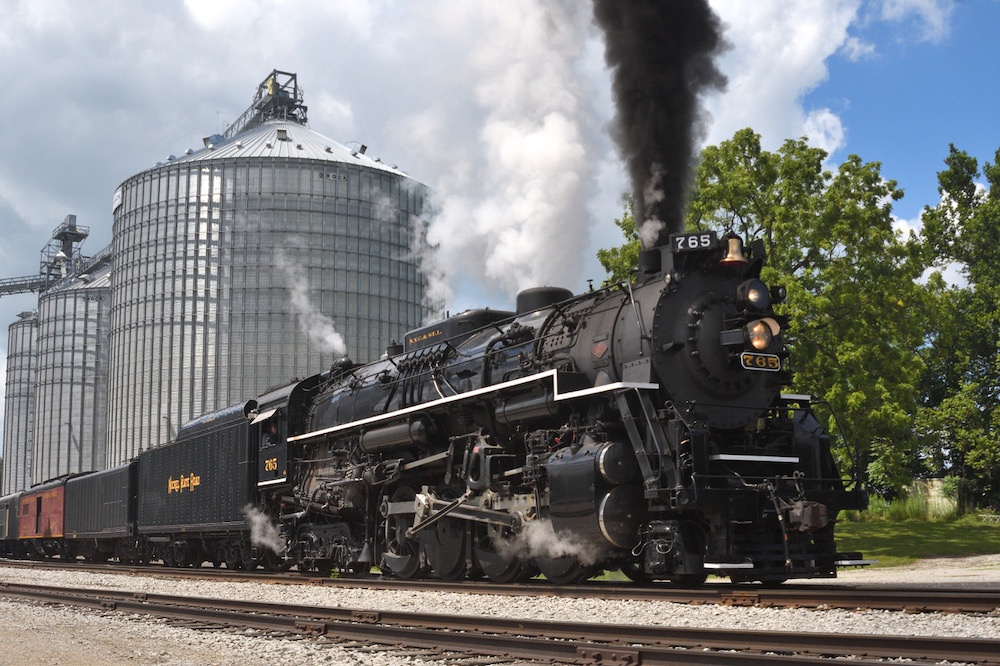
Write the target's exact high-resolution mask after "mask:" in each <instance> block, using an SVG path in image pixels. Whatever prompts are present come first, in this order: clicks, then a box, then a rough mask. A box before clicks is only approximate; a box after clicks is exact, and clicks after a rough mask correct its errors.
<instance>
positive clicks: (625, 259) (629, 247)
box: [597, 199, 641, 285]
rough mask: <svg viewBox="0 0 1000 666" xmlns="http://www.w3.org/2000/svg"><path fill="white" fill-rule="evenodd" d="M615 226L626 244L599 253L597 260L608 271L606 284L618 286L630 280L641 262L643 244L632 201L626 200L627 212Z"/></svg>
mask: <svg viewBox="0 0 1000 666" xmlns="http://www.w3.org/2000/svg"><path fill="white" fill-rule="evenodd" d="M615 225H616V226H617V227H618V228H619V229H621V230H622V235H623V236H624V237H625V242H624V243H623V244H622V245H619V246H617V247H612V248H609V249H607V250H605V249H600V250H598V251H597V259H598V261H600V262H601V266H603V267H604V270H605V271H607V273H608V277H607V279H605V280H604V284H606V285H607V284H617V283H619V282H626V281H628V279H629V271H631V270H632V269H633V268H635V266H636V264H637V263H638V261H639V249H640V247H641V242H640V240H639V232H637V231H636V229H635V216H634V210H633V205H632V200H631V199H626V200H625V210H624V211H623V212H622V216H621V217H619V218H617V219H615Z"/></svg>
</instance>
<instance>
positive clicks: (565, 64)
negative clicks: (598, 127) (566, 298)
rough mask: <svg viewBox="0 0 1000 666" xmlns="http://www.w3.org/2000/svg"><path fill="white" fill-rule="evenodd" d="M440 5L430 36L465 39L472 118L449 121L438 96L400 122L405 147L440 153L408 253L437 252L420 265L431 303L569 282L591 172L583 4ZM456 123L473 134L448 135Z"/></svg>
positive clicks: (453, 113)
mask: <svg viewBox="0 0 1000 666" xmlns="http://www.w3.org/2000/svg"><path fill="white" fill-rule="evenodd" d="M442 11H444V8H443V7H442ZM447 11H448V12H449V13H450V15H449V16H448V17H447V20H446V21H445V23H443V24H441V26H440V27H438V28H437V30H438V32H440V33H442V34H440V35H438V36H439V37H441V38H442V39H446V40H470V39H474V40H475V43H474V44H472V45H470V49H469V51H470V52H471V57H470V58H469V60H468V61H467V63H466V65H465V68H464V69H462V70H460V72H459V74H460V76H461V78H462V80H461V81H460V82H458V83H457V85H459V86H462V87H465V88H466V89H471V90H472V91H473V94H474V98H473V100H471V104H472V105H474V109H467V110H466V111H467V112H466V113H464V115H465V116H468V115H469V113H472V114H473V115H477V114H482V117H483V120H482V123H481V125H479V126H478V128H476V129H470V128H458V127H456V123H458V122H460V121H457V120H456V119H457V118H459V117H461V116H462V115H463V110H462V109H460V108H452V107H451V106H449V105H453V102H452V101H451V100H443V101H442V103H441V104H440V105H437V106H434V107H432V108H429V109H426V110H425V111H423V112H421V113H420V114H416V115H413V116H410V117H409V118H407V119H406V120H405V121H404V123H403V125H402V127H403V130H404V132H405V135H406V137H408V139H409V140H410V141H411V142H412V141H414V140H417V141H420V142H422V150H423V151H424V153H425V154H426V155H429V156H436V157H437V158H438V159H439V160H440V163H439V164H437V165H436V166H437V169H435V170H436V171H437V172H438V173H439V174H440V175H439V176H438V178H437V179H436V181H435V182H431V183H429V185H431V188H432V190H433V196H434V199H433V201H432V202H431V208H432V209H433V215H432V216H429V217H428V220H429V224H428V228H427V234H426V242H425V243H423V245H422V246H420V247H417V248H416V249H417V250H422V251H426V250H430V249H433V250H434V251H435V252H436V254H437V258H436V259H433V260H432V259H428V260H426V261H423V262H422V263H423V266H424V268H425V270H426V269H428V268H429V269H430V270H428V271H427V273H428V278H429V282H430V285H429V286H430V295H431V299H432V300H438V301H440V300H442V299H448V298H449V297H450V296H451V287H450V286H449V285H461V284H463V283H467V282H469V281H474V282H477V283H479V284H480V285H483V286H484V288H485V289H486V290H488V291H491V292H492V295H494V296H495V295H497V294H504V295H507V296H512V295H513V294H514V293H516V292H517V291H519V290H521V289H524V288H527V287H533V286H539V285H561V286H572V285H573V283H575V282H577V281H579V279H580V277H581V274H580V273H581V268H582V262H581V261H580V257H581V256H582V255H583V252H584V250H585V248H586V247H587V245H588V242H589V233H590V231H589V230H590V227H591V219H590V217H589V215H588V213H587V210H586V207H585V204H586V202H587V198H588V196H589V194H590V192H592V191H593V189H594V187H593V186H594V182H593V181H594V176H595V173H594V165H593V164H592V162H591V161H590V159H588V145H587V144H588V142H590V141H592V140H593V137H592V136H591V133H593V134H596V133H597V132H596V131H595V130H594V127H593V126H594V125H595V122H594V119H593V118H592V113H591V109H590V106H589V99H590V96H591V94H592V92H591V91H588V90H586V89H585V87H584V86H583V84H582V82H581V77H580V76H579V75H578V74H577V72H575V71H574V66H575V64H576V63H578V62H579V60H580V59H581V58H582V57H583V56H584V51H585V47H586V37H587V35H588V27H589V25H590V6H589V3H578V2H567V1H563V0H560V1H557V2H546V3H539V2H536V1H534V0H511V1H510V2H504V3H501V4H496V5H486V4H481V3H477V4H476V5H475V11H471V10H466V11H454V10H453V9H452V7H451V4H450V3H449V7H448V8H447ZM460 129H464V132H465V135H466V136H471V137H475V140H474V141H471V142H470V141H467V142H465V143H456V142H455V141H453V140H452V138H453V137H455V136H456V134H458V133H459V132H460ZM441 146H448V147H449V150H448V151H442V150H441ZM442 158H443V159H442ZM421 256H423V255H421ZM435 267H443V268H445V270H446V271H447V275H446V274H445V271H440V270H435ZM445 278H447V283H446V282H445Z"/></svg>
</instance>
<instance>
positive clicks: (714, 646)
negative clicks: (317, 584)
mask: <svg viewBox="0 0 1000 666" xmlns="http://www.w3.org/2000/svg"><path fill="white" fill-rule="evenodd" d="M0 597H7V598H17V599H30V600H34V601H41V602H46V603H56V604H63V605H73V606H82V607H90V608H97V609H103V610H114V611H120V612H125V613H136V614H143V615H151V616H157V617H166V618H171V619H174V620H178V621H184V622H196V623H205V624H209V625H212V626H219V627H240V628H251V629H256V630H260V631H266V632H272V633H279V634H300V635H301V634H306V635H311V636H315V637H322V638H324V639H327V640H335V641H340V642H344V641H347V642H350V644H352V645H363V644H380V645H393V646H399V647H405V648H418V649H422V650H427V651H429V652H428V653H427V654H428V655H441V654H448V653H460V654H465V655H478V656H489V657H494V658H507V659H510V658H516V659H529V660H532V661H547V662H556V663H584V664H608V665H615V666H619V665H620V666H639V665H640V664H646V665H657V664H748V663H750V664H756V663H768V664H818V663H826V662H828V661H829V660H830V659H831V658H845V657H851V658H852V663H853V664H874V663H880V662H879V661H878V660H880V659H900V658H902V659H910V660H913V661H914V662H916V663H935V662H938V661H941V660H951V661H959V662H965V663H971V664H983V665H987V664H1000V641H998V640H987V639H970V638H931V637H919V636H886V635H880V636H872V635H864V634H822V633H809V632H806V633H793V632H761V631H734V630H731V629H725V630H714V629H690V628H673V627H660V626H655V627H653V626H638V625H623V624H596V623H595V624H588V623H563V622H547V621H539V620H516V619H514V620H509V619H504V618H497V617H488V618H485V617H475V616H457V615H435V614H429V613H407V612H397V611H372V610H365V609H349V608H329V607H315V606H297V605H290V604H268V603H258V602H247V601H231V600H218V599H204V598H186V597H175V596H168V595H154V594H145V593H131V592H122V591H110V590H86V589H66V588H57V587H45V586H37V585H23V584H15V583H0Z"/></svg>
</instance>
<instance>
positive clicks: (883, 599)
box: [0, 560, 1000, 613]
mask: <svg viewBox="0 0 1000 666" xmlns="http://www.w3.org/2000/svg"><path fill="white" fill-rule="evenodd" d="M0 566H10V567H25V568H50V569H61V570H68V571H83V572H97V573H109V572H112V573H122V574H129V575H154V576H160V577H164V576H166V577H172V578H180V579H187V578H197V579H211V580H219V581H233V582H261V581H262V580H267V581H272V582H278V583H285V584H290V585H323V586H332V587H351V588H369V589H382V590H412V591H433V592H454V593H459V594H483V595H485V594H493V595H500V596H536V597H561V598H578V599H587V598H597V599H620V600H627V601H639V600H641V601H667V602H672V603H688V604H720V605H726V606H758V607H774V608H823V609H843V610H858V609H862V610H890V611H905V612H910V613H918V612H947V613H991V612H996V611H997V610H998V609H1000V588H997V587H979V588H953V587H952V588H948V587H942V586H940V585H937V586H905V587H901V586H898V585H897V586H893V585H848V584H824V585H803V584H787V585H784V586H782V587H780V588H764V587H761V586H757V585H750V584H743V585H731V584H728V583H709V584H706V585H705V586H703V587H701V588H697V589H693V590H687V589H682V588H676V587H670V586H669V585H666V584H664V585H655V584H654V585H635V584H631V583H617V584H616V583H611V582H603V581H590V582H587V583H583V584H579V585H550V584H548V583H546V582H545V581H544V580H533V581H529V582H526V583H514V584H508V585H499V584H495V583H490V582H486V581H471V580H470V581H443V580H433V579H431V580H428V579H424V580H400V579H398V578H390V577H382V576H379V575H375V576H368V577H364V576H358V577H341V578H324V577H320V576H318V575H316V574H310V573H286V574H279V573H273V572H265V571H260V572H252V571H251V572H248V571H239V570H229V569H214V568H209V567H205V568H188V569H179V568H166V567H163V566H160V565H150V566H146V567H140V566H131V565H108V564H92V563H85V562H61V561H59V560H50V561H46V562H39V561H35V560H32V561H23V560H0Z"/></svg>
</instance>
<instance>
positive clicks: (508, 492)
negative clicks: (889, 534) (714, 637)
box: [0, 232, 867, 585]
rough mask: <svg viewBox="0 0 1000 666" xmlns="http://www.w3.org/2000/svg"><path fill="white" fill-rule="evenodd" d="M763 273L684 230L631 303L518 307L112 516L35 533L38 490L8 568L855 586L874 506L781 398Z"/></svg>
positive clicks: (154, 473) (805, 411)
mask: <svg viewBox="0 0 1000 666" xmlns="http://www.w3.org/2000/svg"><path fill="white" fill-rule="evenodd" d="M764 260H765V256H764V245H763V243H761V242H754V243H752V244H751V245H750V247H749V248H748V249H745V248H744V247H743V244H742V241H741V240H740V239H739V238H737V237H736V236H733V235H729V236H727V237H725V238H723V239H719V238H718V237H717V236H716V234H715V233H714V232H697V233H689V234H675V235H674V236H672V237H671V244H670V246H669V247H663V248H656V249H653V250H647V251H644V252H643V253H641V257H640V266H639V270H638V274H637V278H636V279H635V281H633V282H632V283H630V284H623V285H616V286H613V287H609V288H604V289H600V290H596V291H590V292H588V293H585V294H582V295H578V296H573V295H572V294H571V293H570V292H568V291H565V290H561V289H553V288H538V289H531V290H527V291H525V292H522V293H521V294H519V296H518V300H517V312H502V311H493V310H472V311H466V312H464V313H462V314H459V315H456V316H454V317H450V318H448V319H445V320H444V321H441V322H438V323H436V324H433V325H430V326H425V327H423V328H421V329H418V330H416V331H411V332H410V333H409V334H407V337H406V340H405V341H404V344H403V345H401V346H394V347H392V348H390V349H389V350H388V351H387V354H386V355H385V356H384V357H383V358H382V359H380V360H379V361H376V362H374V363H370V364H367V365H354V364H353V363H351V362H350V361H349V360H347V359H343V360H341V361H339V362H337V363H336V364H335V365H334V367H333V368H331V370H330V371H328V372H325V373H322V374H320V375H316V376H313V377H310V378H308V379H305V380H303V381H295V382H293V383H291V384H288V385H286V386H283V387H279V388H276V389H274V390H272V391H270V392H269V393H267V394H265V395H263V396H260V397H258V398H257V399H255V400H250V401H249V402H247V403H246V404H245V405H240V406H237V407H233V408H230V409H228V410H223V411H221V412H217V413H214V414H209V415H206V416H203V417H201V418H200V419H197V420H196V421H193V422H191V423H189V424H187V425H186V426H185V427H184V428H182V429H181V431H180V433H179V434H178V438H177V440H176V441H175V442H173V443H171V444H168V445H166V446H163V447H160V448H157V449H153V450H150V451H147V452H144V453H142V454H140V456H139V457H138V459H137V460H135V461H133V462H132V463H130V464H129V465H127V466H124V467H123V468H118V470H108V471H106V472H101V473H99V474H101V475H106V476H108V475H110V476H113V477H114V478H116V479H123V480H125V481H126V482H125V483H119V484H110V485H109V484H107V483H105V484H91V485H93V486H94V489H93V490H92V493H93V492H97V491H98V490H99V489H101V488H103V489H105V491H106V490H107V488H108V487H113V488H114V489H116V490H114V491H113V492H118V493H119V495H120V502H119V504H116V505H115V506H119V505H120V506H119V508H120V510H118V511H117V513H115V514H114V515H110V516H107V517H101V516H97V515H89V517H88V516H84V515H82V514H81V512H80V511H79V510H76V513H75V514H74V510H73V509H72V507H71V503H72V502H77V501H79V502H86V501H87V500H86V498H84V497H80V498H78V499H77V498H74V497H73V494H74V493H73V492H71V491H72V490H73V488H74V484H80V483H82V482H83V481H82V480H83V479H87V478H88V477H97V476H98V475H87V476H84V477H79V478H76V479H69V480H64V481H63V482H62V483H63V484H64V485H65V486H66V495H65V497H66V499H65V503H66V513H65V520H64V521H63V523H64V524H62V525H61V526H60V528H59V529H60V530H61V531H60V533H59V534H58V535H56V534H55V533H54V532H53V531H52V530H49V534H48V535H45V534H42V533H41V532H43V531H44V530H42V529H41V527H40V526H41V518H37V517H36V516H35V514H34V513H32V512H34V511H35V509H36V508H38V509H39V510H40V509H41V507H42V500H41V499H39V497H40V495H38V492H39V490H40V489H39V490H36V489H31V490H27V491H24V492H23V493H21V494H19V495H17V496H10V497H7V498H2V499H0V514H4V515H10V514H13V513H15V512H18V513H21V516H20V517H21V527H22V531H21V533H20V535H19V538H17V539H13V538H11V537H7V538H6V539H5V540H4V541H3V544H4V546H3V548H4V549H5V550H6V551H7V552H8V553H10V554H24V553H38V554H60V555H63V556H76V555H77V554H82V555H86V556H88V557H90V558H92V559H95V558H96V559H106V558H107V557H111V556H114V557H117V558H118V559H121V560H123V561H128V562H141V561H149V560H150V559H162V560H163V561H164V562H165V563H167V564H171V565H181V566H184V565H200V564H201V563H202V562H204V561H206V560H208V561H212V562H215V563H216V564H217V565H219V564H221V563H222V562H225V563H226V565H227V566H228V567H249V568H252V567H255V566H257V565H258V564H265V565H267V566H269V567H271V568H289V567H292V566H298V567H299V568H300V569H303V570H304V569H310V568H314V569H319V570H321V571H326V570H330V569H333V568H337V569H340V570H343V571H358V572H367V571H368V570H369V568H370V567H371V566H372V565H378V566H379V567H381V569H382V570H383V571H384V572H391V573H392V574H394V575H396V576H399V577H401V578H414V577H418V576H423V575H430V574H433V575H436V576H438V577H441V578H444V579H453V580H454V579H461V578H465V577H467V576H480V575H485V576H487V577H489V578H490V579H492V580H494V581H500V582H512V581H517V580H521V579H524V578H527V577H530V576H533V575H535V574H536V573H538V572H541V573H543V574H544V575H545V576H546V577H547V578H548V579H550V580H552V581H554V582H558V583H569V582H574V581H578V580H582V579H584V578H587V577H589V576H591V575H593V574H594V573H596V572H599V571H600V570H603V569H607V568H620V569H621V570H622V571H624V572H625V573H626V574H628V575H629V576H630V577H631V578H633V579H635V580H652V579H669V580H670V581H672V582H674V583H676V584H680V585H697V584H700V583H702V582H703V581H704V580H705V578H706V576H707V575H708V574H710V573H712V574H717V575H722V576H730V577H731V578H732V579H733V580H734V581H762V582H765V583H776V582H781V581H783V580H786V579H788V578H792V577H832V576H835V575H836V568H837V566H849V565H856V564H861V563H863V562H862V561H861V560H860V555H859V554H856V553H851V554H839V553H837V549H836V544H835V541H834V525H835V522H836V520H835V519H836V516H837V513H838V512H839V511H840V510H841V509H858V508H863V507H864V506H865V505H866V502H867V500H866V497H865V494H864V492H863V490H862V488H861V484H860V483H858V482H857V481H853V480H852V481H848V482H845V481H844V480H843V478H842V476H841V474H840V472H839V471H838V469H837V467H836V464H835V461H834V458H833V455H832V453H831V439H830V436H829V435H828V433H827V432H826V431H825V430H824V429H823V428H822V426H821V425H820V424H819V422H818V421H817V419H816V417H815V416H814V414H813V412H812V410H811V409H810V402H809V398H808V397H807V396H801V395H783V394H782V393H781V389H782V387H783V386H784V385H786V384H787V383H788V382H789V381H790V379H791V372H790V368H789V360H788V352H787V349H786V347H785V345H784V341H783V336H782V332H783V330H784V329H785V328H786V327H787V321H786V319H785V318H784V317H782V316H780V315H777V314H775V312H774V308H773V306H774V304H775V303H776V302H778V301H780V300H781V299H782V298H783V296H784V290H783V288H782V287H770V288H769V287H768V286H767V285H765V284H764V283H763V282H762V281H761V280H760V271H761V268H762V266H763V265H764ZM129 479H130V480H131V481H128V480H129ZM49 492H51V491H49ZM81 494H82V493H81ZM36 495H37V497H36ZM91 501H96V499H94V500H91ZM102 501H103V502H104V505H106V506H110V505H112V504H114V503H109V501H108V499H107V498H105V499H104V500H102ZM130 503H131V504H130ZM11 505H14V506H13V508H11ZM129 506H131V507H132V508H131V509H129V508H128V507H129ZM22 512H23V513H22ZM84 513H85V512H84ZM77 514H80V516H81V517H79V518H74V517H73V516H74V515H77ZM39 515H41V514H39ZM101 521H104V523H101ZM25 529H27V531H25Z"/></svg>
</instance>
